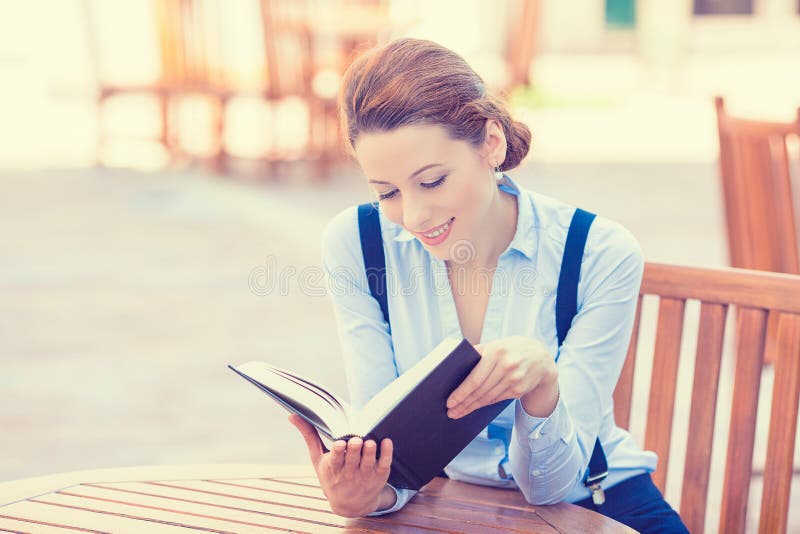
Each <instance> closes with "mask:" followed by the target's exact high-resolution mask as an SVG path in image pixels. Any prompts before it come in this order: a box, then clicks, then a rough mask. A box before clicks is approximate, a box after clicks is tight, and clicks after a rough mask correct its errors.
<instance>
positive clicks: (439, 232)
mask: <svg viewBox="0 0 800 534" xmlns="http://www.w3.org/2000/svg"><path fill="white" fill-rule="evenodd" d="M448 228H450V222H446V223H444V225H443V226H442V227H441V228H439V229H438V230H435V231H433V232H431V233H429V234H422V235H424V236H425V237H429V238H431V239H432V238H434V237H438V236H440V235H442V234H443V233H445V232H446V231H447V229H448Z"/></svg>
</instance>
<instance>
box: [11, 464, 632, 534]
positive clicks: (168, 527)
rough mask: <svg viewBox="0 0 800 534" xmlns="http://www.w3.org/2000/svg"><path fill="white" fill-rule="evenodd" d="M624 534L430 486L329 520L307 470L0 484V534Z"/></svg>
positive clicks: (561, 512) (156, 471) (112, 473)
mask: <svg viewBox="0 0 800 534" xmlns="http://www.w3.org/2000/svg"><path fill="white" fill-rule="evenodd" d="M65 528H66V529H72V530H79V531H82V532H144V531H146V532H185V531H186V529H187V528H188V529H194V530H203V531H207V532H208V531H211V532H262V531H263V530H264V529H270V530H290V531H292V532H310V533H314V534H319V533H324V532H342V531H353V530H362V529H363V530H364V531H369V532H431V531H436V532H469V533H477V532H497V533H500V532H593V533H602V532H634V531H633V530H631V529H629V528H627V527H625V526H624V525H621V524H620V523H617V522H616V521H613V520H611V519H608V518H606V517H604V516H602V515H600V514H597V513H595V512H592V511H589V510H586V509H584V508H581V507H579V506H575V505H572V504H567V503H561V504H557V505H554V506H532V505H530V504H528V503H526V502H525V499H524V498H523V497H522V494H521V493H520V492H519V491H511V490H502V489H494V488H489V487H484V486H476V485H472V484H465V483H462V482H455V481H452V480H446V479H442V478H436V479H434V480H433V482H431V483H430V484H428V485H427V486H425V488H423V489H422V491H421V492H420V493H419V494H418V495H417V496H416V497H415V498H414V499H413V500H412V501H411V502H410V503H408V504H407V505H406V506H405V507H404V508H403V509H402V510H401V511H399V512H396V513H394V514H389V515H387V516H384V517H374V518H373V517H364V518H355V519H347V518H343V517H340V516H337V515H335V514H334V513H333V512H331V511H330V508H329V506H328V501H327V500H326V499H325V497H324V495H323V493H322V490H321V489H320V488H319V486H318V485H317V479H316V476H315V475H314V472H313V470H312V469H311V467H310V466H297V465H194V466H151V467H133V468H123V469H107V470H99V471H83V472H75V473H65V474H61V475H53V476H47V477H38V478H33V479H27V480H20V481H16V482H6V483H3V484H0V530H3V529H8V530H11V531H13V532H16V531H21V532H30V531H35V532H63V529H65Z"/></svg>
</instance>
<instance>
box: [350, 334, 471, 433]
mask: <svg viewBox="0 0 800 534" xmlns="http://www.w3.org/2000/svg"><path fill="white" fill-rule="evenodd" d="M459 343H461V340H460V339H455V338H450V337H448V338H445V339H444V340H442V342H441V343H439V344H438V345H437V346H436V348H434V349H433V350H432V351H431V352H430V353H428V355H427V356H425V357H424V358H423V359H422V360H420V361H418V362H417V363H416V364H414V366H413V367H412V368H411V369H409V370H408V371H406V372H405V373H403V374H402V375H400V376H399V377H397V378H396V379H395V380H394V381H392V383H390V384H389V385H388V386H386V387H385V388H383V389H382V390H381V391H380V392H379V393H378V394H377V395H375V396H374V397H372V399H370V400H369V402H367V404H366V405H364V407H363V408H362V409H361V410H359V411H358V412H357V413H356V414H353V415H352V416H351V418H350V419H351V421H352V427H353V429H354V432H353V433H354V434H357V435H360V436H363V435H366V434H367V433H368V432H369V431H370V430H372V428H373V427H374V426H375V425H376V424H377V423H378V422H379V421H380V420H381V419H383V417H384V416H385V415H386V414H388V413H389V412H391V411H392V409H393V408H394V407H395V406H397V404H398V403H399V402H400V401H401V400H402V399H403V398H405V396H406V395H408V393H409V392H410V391H411V390H413V389H414V387H416V385H417V384H419V383H420V382H421V381H422V380H423V379H424V378H425V377H426V376H428V374H430V372H431V371H432V370H433V369H434V368H436V366H437V365H439V364H440V363H441V362H442V361H444V359H445V358H447V357H448V356H449V355H450V353H451V352H452V351H453V349H455V348H456V347H457V346H458V345H459Z"/></svg>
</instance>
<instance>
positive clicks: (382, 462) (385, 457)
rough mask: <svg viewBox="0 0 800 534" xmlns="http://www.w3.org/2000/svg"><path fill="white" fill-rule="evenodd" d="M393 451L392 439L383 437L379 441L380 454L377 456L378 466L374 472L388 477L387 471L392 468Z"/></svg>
mask: <svg viewBox="0 0 800 534" xmlns="http://www.w3.org/2000/svg"><path fill="white" fill-rule="evenodd" d="M393 452H394V445H393V444H392V440H390V439H389V438H385V439H384V440H383V441H381V456H380V458H378V468H377V469H376V472H377V473H378V474H379V475H380V476H382V477H386V478H388V477H389V471H391V468H392V453H393Z"/></svg>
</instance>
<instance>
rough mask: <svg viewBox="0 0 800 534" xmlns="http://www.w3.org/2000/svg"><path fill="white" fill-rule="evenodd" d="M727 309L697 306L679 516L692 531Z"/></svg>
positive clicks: (699, 528)
mask: <svg viewBox="0 0 800 534" xmlns="http://www.w3.org/2000/svg"><path fill="white" fill-rule="evenodd" d="M727 311H728V308H727V306H724V305H722V304H703V305H702V306H701V308H700V327H699V330H698V338H697V352H696V358H695V366H694V385H693V386H692V408H691V415H690V418H689V430H688V432H689V436H691V438H692V443H691V446H690V447H687V448H686V464H685V466H684V471H683V491H682V493H681V517H682V518H683V520H684V522H685V523H686V526H687V527H688V528H689V531H690V532H694V533H695V534H701V533H702V532H703V525H704V524H705V518H706V500H707V497H708V479H709V471H710V468H711V447H712V444H713V440H714V417H715V415H716V407H717V390H718V388H719V371H720V365H721V362H722V343H723V337H724V333H725V317H726V314H727Z"/></svg>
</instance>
